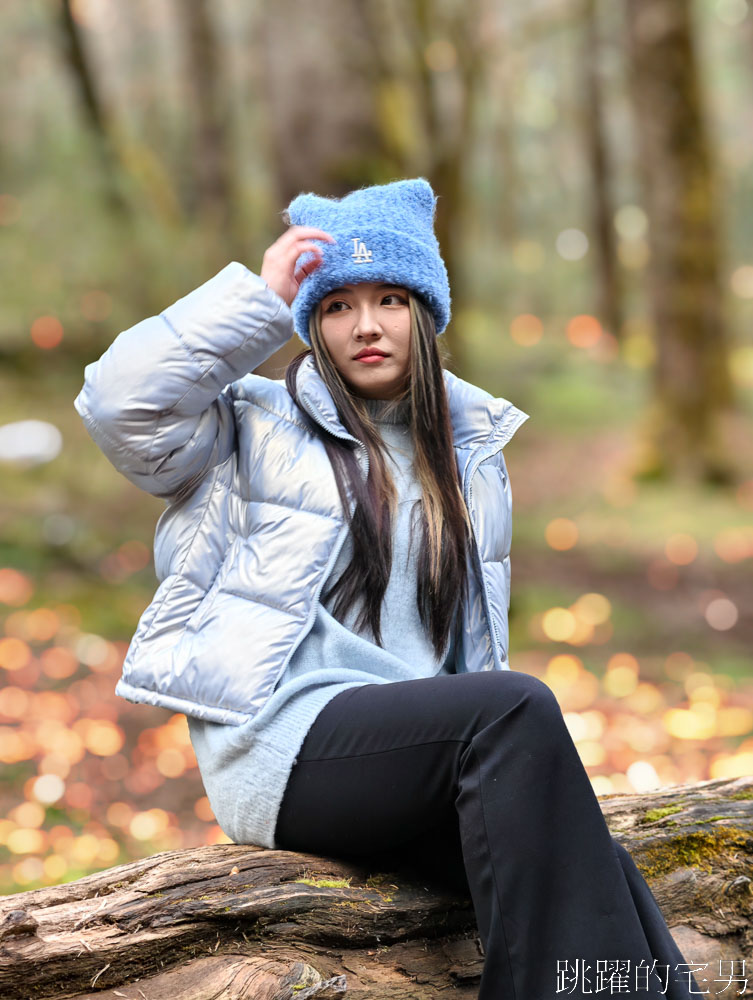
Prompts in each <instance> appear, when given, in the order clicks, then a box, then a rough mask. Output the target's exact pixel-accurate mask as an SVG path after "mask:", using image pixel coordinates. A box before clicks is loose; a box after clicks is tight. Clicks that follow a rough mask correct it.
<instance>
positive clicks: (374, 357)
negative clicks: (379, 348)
mask: <svg viewBox="0 0 753 1000" xmlns="http://www.w3.org/2000/svg"><path fill="white" fill-rule="evenodd" d="M387 357H389V355H387V354H364V356H363V357H362V358H354V359H353V360H354V361H361V362H363V364H365V365H370V364H372V363H373V362H374V361H384V360H386V358H387Z"/></svg>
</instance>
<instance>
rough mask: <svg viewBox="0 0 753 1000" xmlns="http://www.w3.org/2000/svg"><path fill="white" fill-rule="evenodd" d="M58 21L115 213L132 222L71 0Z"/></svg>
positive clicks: (64, 3)
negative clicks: (119, 182)
mask: <svg viewBox="0 0 753 1000" xmlns="http://www.w3.org/2000/svg"><path fill="white" fill-rule="evenodd" d="M57 21H58V29H59V30H58V34H59V37H60V40H61V43H62V48H63V51H64V55H65V62H66V64H67V66H68V68H69V70H70V73H71V76H72V78H73V81H74V85H75V88H76V91H77V92H78V95H79V100H80V104H81V109H82V112H83V117H84V119H85V121H86V124H87V125H88V127H89V129H90V130H91V133H92V135H93V137H94V141H95V144H96V149H97V152H98V153H99V156H100V159H101V161H102V166H103V170H104V173H105V176H106V188H105V190H106V192H107V198H108V202H109V206H110V208H111V209H112V210H113V211H114V212H116V213H118V214H119V215H120V216H122V217H124V218H125V219H126V220H127V221H129V222H130V221H131V218H130V210H129V206H128V204H127V202H126V200H125V199H124V197H123V195H122V193H121V190H120V187H119V186H118V177H119V176H120V173H121V164H120V157H119V155H118V152H117V150H116V146H115V142H114V139H113V130H112V127H111V124H110V116H109V113H108V111H107V108H106V106H105V103H104V101H103V99H102V97H101V95H100V92H99V88H98V86H97V81H96V79H95V76H94V72H93V70H92V68H91V65H90V62H89V59H88V57H87V54H86V49H85V47H84V43H83V40H82V38H81V32H80V29H79V26H78V24H77V23H76V20H75V18H74V16H73V11H72V10H71V0H62V3H60V5H59V10H58V14H57Z"/></svg>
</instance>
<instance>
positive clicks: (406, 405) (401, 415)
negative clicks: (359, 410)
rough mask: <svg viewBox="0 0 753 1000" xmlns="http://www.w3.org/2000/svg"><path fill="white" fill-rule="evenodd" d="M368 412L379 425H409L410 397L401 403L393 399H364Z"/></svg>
mask: <svg viewBox="0 0 753 1000" xmlns="http://www.w3.org/2000/svg"><path fill="white" fill-rule="evenodd" d="M362 402H363V405H364V406H365V408H366V412H367V413H368V415H369V416H370V417H371V419H372V420H373V421H374V423H377V424H408V423H410V397H408V396H406V397H404V398H403V399H401V400H400V401H399V402H395V401H394V400H392V399H367V398H363V400H362Z"/></svg>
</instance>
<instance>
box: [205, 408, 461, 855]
mask: <svg viewBox="0 0 753 1000" xmlns="http://www.w3.org/2000/svg"><path fill="white" fill-rule="evenodd" d="M367 405H368V407H369V411H370V413H371V415H372V417H373V418H374V419H375V420H376V422H377V424H378V426H379V430H380V433H381V434H382V438H383V440H384V441H385V444H386V445H387V448H388V451H389V454H390V458H391V459H392V462H393V465H392V467H391V469H390V471H391V473H392V475H393V478H394V482H395V486H396V488H397V491H398V500H399V503H398V514H397V517H396V519H395V525H394V535H393V559H392V573H391V576H390V580H389V583H388V585H387V590H386V592H385V596H384V603H383V605H382V615H381V628H382V642H383V647H381V648H380V647H379V646H377V645H376V643H375V642H374V640H373V637H372V636H371V633H370V632H369V631H368V629H367V628H366V629H364V630H363V631H362V632H360V633H359V632H356V631H355V619H356V617H357V615H358V607H356V608H355V609H353V610H352V611H351V612H350V614H349V615H348V616H347V617H346V618H345V620H344V622H343V623H342V624H341V623H340V622H338V621H337V620H336V619H335V618H334V617H333V616H332V614H331V610H332V605H333V604H334V600H332V601H331V602H324V603H320V604H319V607H318V609H317V614H316V617H315V619H314V624H313V626H312V628H311V631H310V632H309V633H308V634H307V635H306V636H305V638H304V639H303V641H302V642H301V644H300V645H299V646H298V648H297V649H296V650H295V652H294V653H293V656H292V657H291V659H290V661H289V662H288V665H287V667H286V668H285V670H284V671H283V673H282V675H281V676H280V678H279V680H278V681H277V684H276V686H275V689H274V691H273V692H272V694H271V696H270V697H269V699H268V700H267V702H266V703H265V704H264V706H263V707H262V709H261V710H260V711H259V712H258V713H257V715H255V716H254V717H253V718H252V719H251V720H249V722H247V723H244V724H243V725H240V726H230V725H228V726H226V725H222V724H220V723H216V722H206V721H204V720H201V719H196V718H193V717H189V718H188V726H189V731H190V734H191V742H192V744H193V748H194V752H195V754H196V758H197V761H198V764H199V770H200V772H201V776H202V779H203V781H204V787H205V790H206V793H207V797H208V798H209V803H210V805H211V806H212V809H213V811H214V814H215V816H216V818H217V822H218V823H219V824H220V826H221V827H222V829H223V831H224V832H225V833H226V834H227V836H228V837H230V839H231V840H233V841H234V842H235V843H240V844H258V845H259V846H261V847H268V848H277V847H279V846H280V845H278V844H277V843H276V842H275V839H274V832H275V826H276V823H277V814H278V812H279V808H280V803H281V802H282V798H283V794H284V792H285V786H286V784H287V781H288V778H289V776H290V772H291V770H292V768H293V765H294V764H295V759H296V754H297V753H298V751H299V749H300V747H301V744H302V743H303V740H304V738H305V736H306V734H307V732H308V730H309V729H310V727H311V725H312V724H313V722H314V720H315V719H316V716H317V715H318V713H319V712H320V711H321V710H322V708H324V706H325V705H326V704H327V702H329V701H330V700H331V699H332V698H334V697H335V695H337V694H339V693H340V692H341V691H345V690H347V689H348V688H351V687H357V686H360V685H363V684H388V683H391V682H395V681H401V680H411V679H413V678H416V677H431V676H433V675H434V674H437V673H454V672H455V662H454V657H455V638H454V636H451V638H450V641H449V642H448V644H447V648H446V649H445V651H444V655H443V656H442V657H441V658H440V659H437V657H436V654H435V652H434V648H433V646H432V645H431V642H430V641H429V638H428V635H427V634H426V631H425V629H424V628H423V626H422V624H421V620H420V618H419V616H418V610H417V608H416V557H417V552H418V543H417V542H415V543H414V544H413V545H411V544H410V542H411V528H410V524H411V522H410V517H411V509H412V507H413V504H414V503H415V501H416V500H419V499H420V498H421V487H420V484H419V482H418V480H417V479H416V477H415V474H414V471H413V442H412V439H411V435H410V428H409V425H408V422H407V421H408V413H407V404H406V405H404V406H403V407H402V408H401V409H399V410H398V411H397V412H396V413H394V414H393V415H392V417H390V418H385V415H384V413H383V412H382V411H383V410H384V405H385V404H384V401H382V400H373V401H368V403H367ZM350 557H351V546H350V541H349V540H346V543H345V544H344V546H343V548H342V550H341V551H340V554H339V556H338V559H337V561H336V563H335V565H334V567H333V569H332V575H331V576H330V577H329V578H328V580H327V583H326V584H325V586H324V588H323V591H322V592H324V591H326V589H327V586H328V585H329V584H331V583H333V582H334V581H335V580H337V578H338V577H339V575H340V573H341V572H342V570H343V569H344V568H345V566H346V565H347V564H348V562H349V561H350Z"/></svg>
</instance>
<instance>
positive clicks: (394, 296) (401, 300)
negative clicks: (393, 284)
mask: <svg viewBox="0 0 753 1000" xmlns="http://www.w3.org/2000/svg"><path fill="white" fill-rule="evenodd" d="M385 299H396V300H397V304H398V305H403V306H407V305H408V300H407V299H406V298H405V296H404V295H398V293H397V292H390V293H389V295H385Z"/></svg>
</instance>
